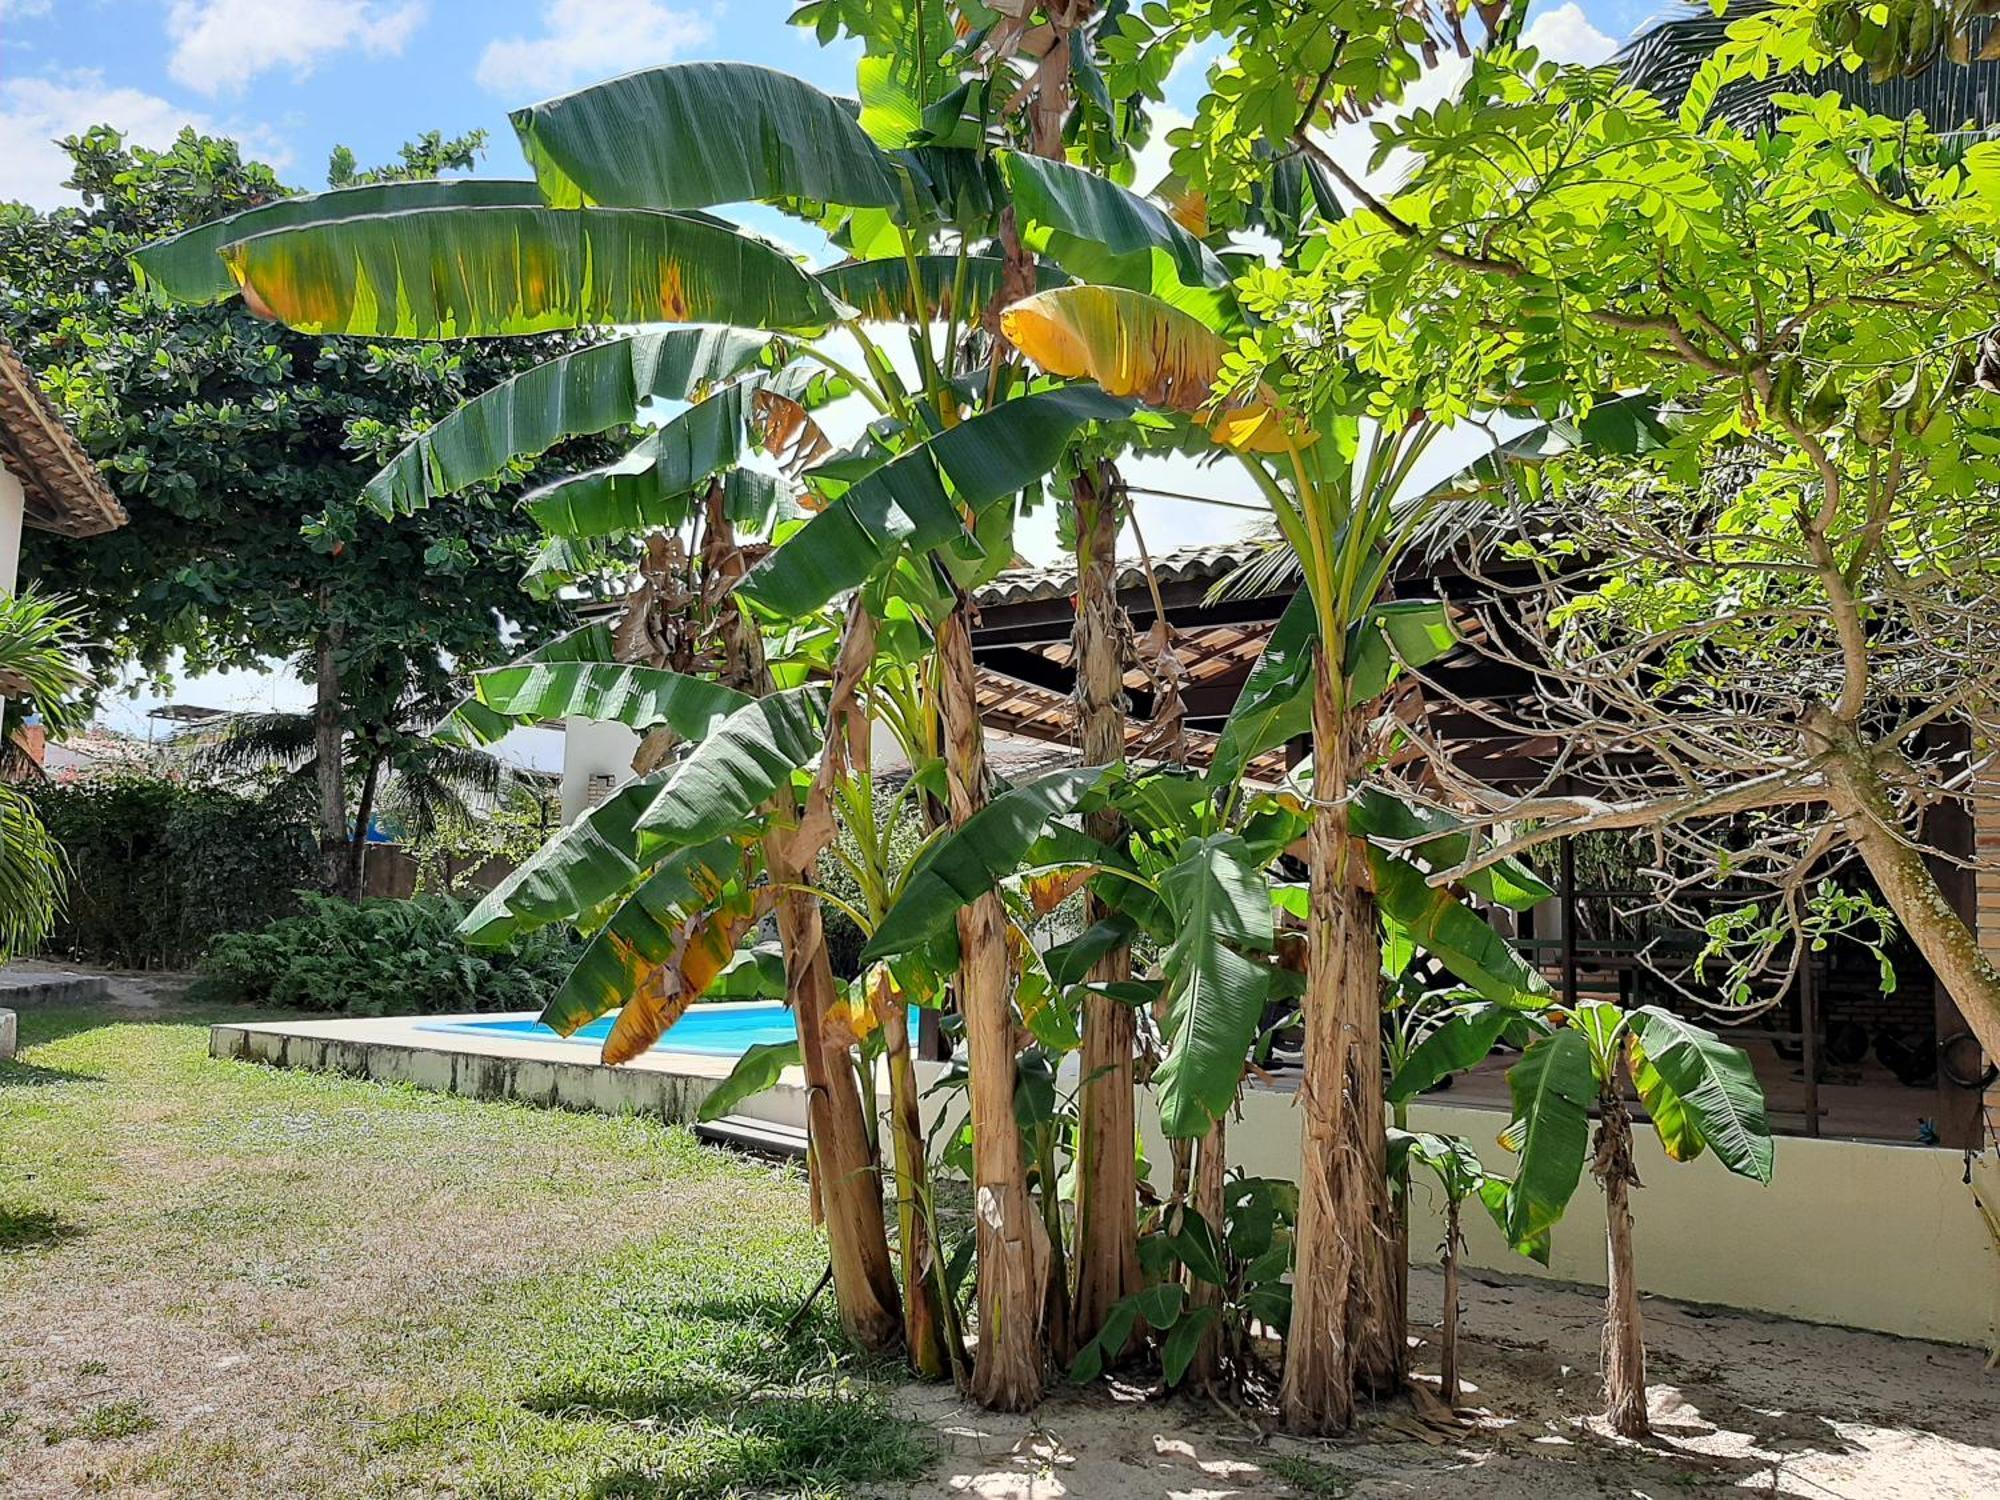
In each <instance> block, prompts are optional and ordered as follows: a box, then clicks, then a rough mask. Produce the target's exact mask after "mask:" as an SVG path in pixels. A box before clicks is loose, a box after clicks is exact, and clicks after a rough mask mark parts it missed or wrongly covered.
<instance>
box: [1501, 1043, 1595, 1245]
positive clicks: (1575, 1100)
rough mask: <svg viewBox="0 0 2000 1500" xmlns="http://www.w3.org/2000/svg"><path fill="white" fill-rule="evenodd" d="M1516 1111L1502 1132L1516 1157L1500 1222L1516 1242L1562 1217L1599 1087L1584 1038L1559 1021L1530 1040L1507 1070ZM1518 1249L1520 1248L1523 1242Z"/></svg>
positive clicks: (1529, 1241) (1579, 1171)
mask: <svg viewBox="0 0 2000 1500" xmlns="http://www.w3.org/2000/svg"><path fill="white" fill-rule="evenodd" d="M1507 1089H1508V1092H1509V1093H1510V1094H1511V1095H1512V1096H1513V1101H1514V1118H1513V1121H1512V1122H1511V1123H1510V1124H1509V1125H1508V1126H1507V1130H1506V1133H1505V1134H1504V1135H1502V1136H1501V1137H1500V1142H1501V1144H1502V1145H1504V1146H1506V1147H1507V1148H1508V1149H1509V1150H1510V1151H1514V1152H1517V1153H1519V1155H1520V1158H1521V1165H1520V1167H1519V1168H1518V1169H1517V1170H1516V1172H1515V1174H1514V1183H1513V1186H1512V1187H1511V1188H1510V1189H1509V1190H1508V1193H1507V1211H1506V1214H1505V1221H1504V1223H1503V1224H1502V1226H1501V1227H1502V1229H1503V1230H1504V1231H1505V1233H1506V1235H1507V1241H1508V1243H1509V1244H1511V1245H1513V1246H1514V1248H1515V1249H1517V1250H1523V1248H1524V1247H1527V1246H1532V1245H1533V1244H1534V1242H1535V1241H1536V1240H1537V1239H1538V1238H1539V1237H1540V1236H1542V1235H1545V1234H1546V1233H1547V1232H1548V1231H1549V1230H1550V1229H1552V1228H1553V1227H1554V1226H1555V1223H1556V1221H1557V1220H1559V1219H1560V1218H1562V1216H1563V1210H1564V1209H1565V1208H1567V1207H1568V1206H1569V1200H1570V1198H1571V1197H1572V1196H1574V1195H1575V1193H1576V1185H1577V1183H1578V1182H1579V1181H1580V1180H1581V1179H1582V1177H1583V1163H1584V1159H1585V1158H1586V1157H1587V1156H1589V1154H1590V1105H1591V1101H1592V1100H1593V1099H1594V1098H1595V1097H1596V1095H1597V1076H1596V1074H1595V1073H1594V1072H1593V1071H1592V1069H1591V1062H1590V1043H1589V1042H1588V1041H1586V1040H1585V1039H1584V1036H1583V1033H1581V1032H1579V1031H1576V1030H1574V1029H1572V1028H1570V1027H1568V1026H1561V1027H1558V1028H1557V1029H1556V1030H1554V1031H1552V1032H1550V1033H1549V1034H1548V1035H1547V1036H1545V1037H1542V1038H1541V1039H1539V1040H1538V1041H1535V1042H1532V1043H1530V1044H1529V1046H1528V1050H1527V1051H1525V1052H1523V1053H1522V1054H1521V1060H1520V1061H1519V1062H1517V1063H1515V1064H1514V1066H1513V1067H1512V1068H1510V1069H1508V1070H1507ZM1524 1253H1526V1252H1525V1250H1524Z"/></svg>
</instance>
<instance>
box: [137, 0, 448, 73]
mask: <svg viewBox="0 0 2000 1500" xmlns="http://www.w3.org/2000/svg"><path fill="white" fill-rule="evenodd" d="M423 19H424V0H173V3H172V5H171V6H170V7H169V8H168V10H167V36H168V38H169V40H171V41H172V43H173V53H172V55H171V56H169V57H168V59H167V71H168V72H169V73H170V74H172V75H173V77H174V78H175V79H177V80H179V81H180V82H181V83H184V84H186V85H187V86H188V87H189V88H191V89H198V90H200V91H201V92H202V93H204V94H208V95H211V96H213V95H215V94H220V93H232V94H233V93H241V92H242V91H243V88H244V86H245V85H247V84H248V83H249V82H250V80H251V79H253V78H255V77H256V76H257V75H258V74H259V73H265V72H269V71H270V70H271V69H272V68H290V69H291V70H292V72H293V73H294V74H295V75H297V76H300V77H303V76H304V75H305V74H307V73H310V72H311V71H312V70H313V68H314V66H315V65H316V64H317V63H318V62H319V61H320V59H321V58H323V57H326V56H328V55H330V54H332V53H336V52H346V51H349V50H351V49H354V48H359V49H360V50H362V51H364V52H367V53H370V54H372V55H374V56H377V57H381V56H385V55H393V54H395V53H398V52H401V51H402V50H403V46H404V44H405V43H406V42H408V41H409V39H410V34H411V33H412V32H413V31H415V30H416V29H417V26H418V25H419V24H420V23H421V22H422V21H423Z"/></svg>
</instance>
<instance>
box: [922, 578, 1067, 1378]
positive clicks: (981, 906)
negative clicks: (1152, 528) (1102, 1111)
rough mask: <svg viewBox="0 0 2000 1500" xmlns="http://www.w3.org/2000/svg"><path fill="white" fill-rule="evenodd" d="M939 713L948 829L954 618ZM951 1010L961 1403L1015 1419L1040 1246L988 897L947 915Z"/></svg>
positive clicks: (962, 794) (1044, 1277)
mask: <svg viewBox="0 0 2000 1500" xmlns="http://www.w3.org/2000/svg"><path fill="white" fill-rule="evenodd" d="M937 650H938V664H939V704H938V707H939V714H940V717H941V718H942V720H943V724H944V740H945V769H946V772H947V780H948V782H949V785H950V789H951V821H952V825H953V826H954V827H963V826H964V825H965V823H966V821H967V820H968V819H969V818H971V817H972V815H973V814H974V813H976V812H978V811H979V809H980V808H981V807H983V806H985V804H986V750H985V745H984V743H983V742H982V739H981V730H980V723H979V703H978V698H977V694H976V679H975V669H974V667H973V663H972V637H971V635H970V633H969V632H968V629H967V625H966V619H965V612H964V610H963V608H959V609H955V610H953V611H952V612H951V614H949V615H948V616H946V617H945V621H944V623H943V624H942V625H940V626H939V627H938V633H937ZM958 944H959V960H958V1005H959V1011H960V1013H961V1014H962V1015H963V1017H964V1019H965V1043H966V1052H967V1063H968V1066H969V1068H970V1070H971V1111H972V1185H973V1212H974V1215H975V1218H976V1221H977V1230H976V1234H977V1241H978V1253H979V1348H978V1350H977V1352H976V1353H975V1354H974V1356H973V1367H972V1397H973V1399H974V1400H975V1401H977V1402H979V1404H980V1405H982V1406H985V1407H989V1408H991V1409H992V1410H995V1411H1026V1410H1027V1409H1028V1408H1030V1407H1032V1406H1033V1405H1034V1404H1035V1403H1036V1402H1037V1401H1039V1400H1040V1399H1041V1395H1042V1364H1043V1358H1042V1308H1043V1299H1044V1298H1045V1297H1046V1295H1047V1293H1048V1272H1049V1244H1048V1235H1047V1232H1046V1231H1045V1230H1044V1229H1043V1227H1042V1221H1041V1218H1040V1216H1039V1215H1038V1214H1037V1213H1036V1212H1035V1207H1034V1204H1033V1203H1031V1202H1030V1201H1029V1197H1028V1178H1027V1170H1026V1164H1025V1163H1024V1161H1023V1159H1022V1153H1021V1134H1020V1131H1019V1129H1018V1128H1017V1127H1016V1125H1015V1123H1014V1074H1015V1067H1014V1015H1013V1009H1012V1006H1011V1004H1010V1000H1009V996H1008V983H1007V981H1008V956H1007V941H1006V916H1005V913H1004V912H1003V910H1002V908H1001V905H1000V897H999V895H998V894H997V893H994V892H988V893H986V894H985V895H982V896H980V897H979V898H978V899H977V900H975V901H973V902H971V903H970V904H969V905H966V906H963V907H961V908H959V912H958Z"/></svg>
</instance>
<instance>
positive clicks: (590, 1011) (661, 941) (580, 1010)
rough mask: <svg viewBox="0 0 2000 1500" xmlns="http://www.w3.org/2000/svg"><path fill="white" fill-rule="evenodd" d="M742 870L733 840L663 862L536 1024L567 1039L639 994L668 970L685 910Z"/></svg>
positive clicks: (594, 942)
mask: <svg viewBox="0 0 2000 1500" xmlns="http://www.w3.org/2000/svg"><path fill="white" fill-rule="evenodd" d="M742 863H743V850H742V847H741V846H740V845H739V844H737V843H736V842H735V840H733V839H715V840H713V841H711V842H710V843H707V844H703V845H701V846H699V847H698V848H694V849H683V850H680V851H679V852H678V853H676V854H674V855H673V856H672V857H671V858H669V859H667V860H665V861H663V862H662V863H661V865H660V867H659V868H658V869H657V870H655V871H654V872H653V873H652V874H651V875H649V876H647V877H646V880H645V881H644V883H643V884H641V885H640V886H639V888H638V889H637V890H635V891H634V892H633V893H632V894H631V895H630V896H627V897H626V898H625V901H624V903H623V904H622V905H621V906H620V907H619V908H618V910H617V911H616V912H615V913H613V914H612V917H611V920H610V921H608V922H606V923H605V924H604V925H603V926H602V927H600V928H599V929H598V930H597V932H596V933H595V934H593V935H592V937H591V939H590V941H589V942H588V943H586V944H585V945H584V948H583V952H582V953H581V954H580V955H578V957H577V961H576V963H575V965H574V966H572V968H571V969H570V972H569V976H568V977H567V978H566V979H564V980H563V982H562V986H561V988H560V989H558V990H557V991H556V993H555V994H554V995H553V996H552V997H550V999H549V1003H548V1004H547V1005H546V1006H545V1007H543V1010H542V1015H541V1021H542V1024H543V1025H544V1026H547V1027H549V1028H550V1029H551V1030H553V1031H555V1032H556V1033H557V1034H558V1035H561V1036H569V1035H571V1034H572V1033H574V1032H575V1031H576V1030H577V1029H578V1028H579V1027H582V1026H587V1025H589V1024H590V1023H591V1022H592V1021H594V1020H596V1019H597V1018H598V1017H599V1016H601V1015H603V1014H604V1013H605V1012H606V1011H609V1010H616V1009H617V1008H618V1007H619V1006H620V1005H623V1004H624V1003H625V1001H626V999H627V998H628V997H630V996H631V995H633V994H634V993H636V992H637V990H638V989H639V987H640V985H641V984H642V982H643V981H644V980H645V978H646V975H647V972H648V971H649V970H651V969H654V968H657V967H659V966H660V965H662V964H666V963H669V962H671V961H672V960H673V959H674V958H675V956H676V951H677V948H678V946H679V942H680V939H681V936H682V931H681V930H682V928H683V927H684V925H685V924H686V922H687V920H688V917H689V915H690V911H691V909H698V908H699V907H701V906H703V905H706V904H707V903H708V902H709V901H711V900H713V899H714V894H715V892H716V891H717V890H719V889H720V888H721V886H722V884H723V883H724V882H725V881H726V880H728V878H729V877H730V876H731V875H733V874H735V873H736V872H737V870H738V867H739V866H741V865H742Z"/></svg>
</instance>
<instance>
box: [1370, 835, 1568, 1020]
mask: <svg viewBox="0 0 2000 1500" xmlns="http://www.w3.org/2000/svg"><path fill="white" fill-rule="evenodd" d="M1368 869H1369V872H1370V874H1371V875H1373V877H1374V881H1375V904H1376V906H1377V907H1378V908H1379V909H1380V910H1381V912H1382V915H1383V916H1384V917H1386V918H1388V919H1389V920H1390V921H1392V922H1393V923H1395V924H1396V926H1397V927H1399V928H1401V929H1402V930H1403V932H1404V933H1406V934H1407V935H1408V936H1409V938H1410V940H1411V941H1412V942H1414V943H1415V944H1416V945H1417V946H1418V947H1419V948H1422V949H1423V950H1424V951H1425V952H1426V953H1428V954H1430V955H1431V956H1432V957H1433V958H1435V959H1436V960H1437V961H1438V962H1439V963H1441V964H1443V965H1444V966H1445V967H1446V968H1447V969H1449V970H1451V972H1452V975H1453V976H1454V977H1455V978H1457V979H1458V980H1459V981H1460V982H1462V983H1464V984H1466V985H1469V986H1471V988H1473V989H1475V990H1477V991H1478V992H1479V993H1480V994H1482V995H1484V996H1485V997H1486V998H1487V999H1489V1000H1497V1001H1499V1002H1500V1003H1501V1004H1503V1005H1514V1006H1521V1005H1524V1004H1538V1003H1540V1001H1541V1000H1543V999H1544V998H1546V997H1547V995H1548V993H1549V983H1548V981H1547V980H1546V979H1544V978H1542V976H1541V974H1540V973H1538V972H1537V971H1536V970H1535V969H1534V968H1532V967H1531V966H1530V965H1529V964H1528V962H1527V960H1525V959H1524V958H1522V957H1521V955H1520V954H1518V953H1516V952H1515V951H1514V949H1513V948H1512V947H1511V946H1510V945H1509V944H1508V942H1507V940H1506V939H1505V938H1503V937H1501V936H1500V934H1499V933H1497V932H1495V931H1494V930H1493V929H1492V928H1491V927H1490V926H1488V925H1487V924H1486V922H1485V921H1484V920H1483V919H1482V918H1481V917H1480V916H1479V914H1478V913H1477V912H1474V911H1472V910H1471V909H1469V908H1468V907H1466V906H1465V905H1464V904H1463V903H1462V902H1460V901H1459V900H1458V898H1457V897H1455V896H1453V895H1452V894H1451V892H1450V891H1447V890H1440V889H1437V888H1435V887H1433V886H1431V885H1429V884H1427V883H1426V882H1425V879H1424V873H1423V871H1422V870H1419V869H1418V868H1417V867H1416V866H1415V865H1413V864H1411V863H1410V862H1409V861H1408V860H1406V859H1402V858H1399V857H1398V856H1396V855H1393V854H1390V853H1388V852H1387V851H1385V850H1383V849H1380V848H1377V847H1375V846H1374V845H1372V844H1371V845H1370V846H1369V848H1368Z"/></svg>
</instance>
